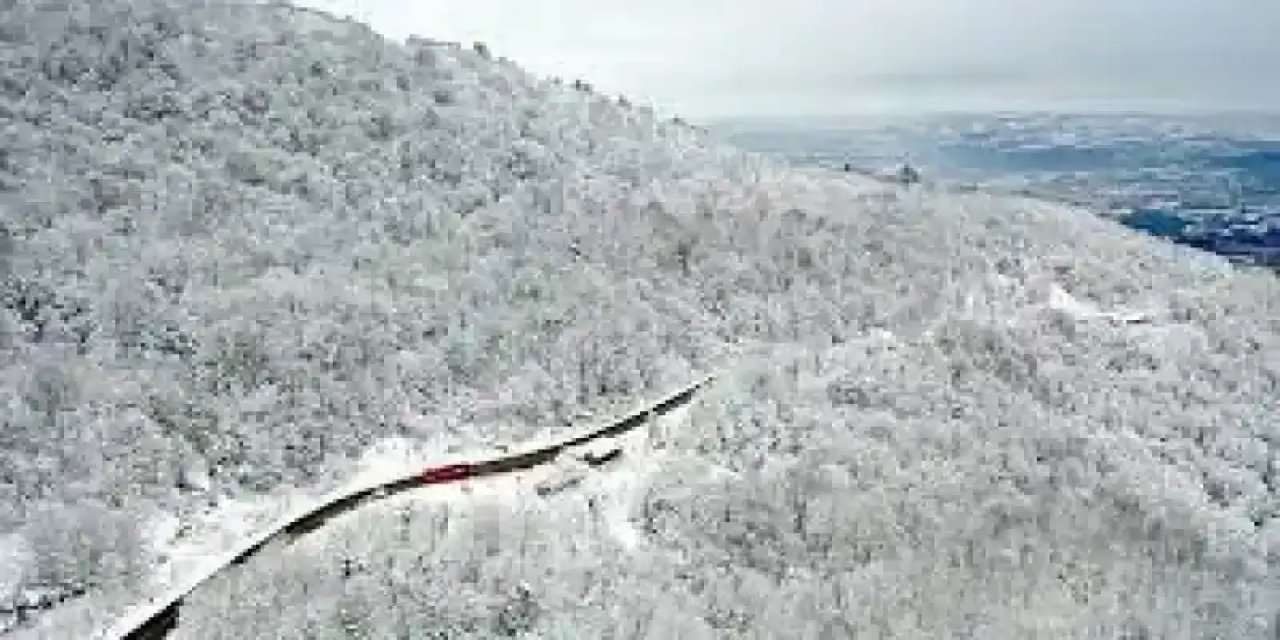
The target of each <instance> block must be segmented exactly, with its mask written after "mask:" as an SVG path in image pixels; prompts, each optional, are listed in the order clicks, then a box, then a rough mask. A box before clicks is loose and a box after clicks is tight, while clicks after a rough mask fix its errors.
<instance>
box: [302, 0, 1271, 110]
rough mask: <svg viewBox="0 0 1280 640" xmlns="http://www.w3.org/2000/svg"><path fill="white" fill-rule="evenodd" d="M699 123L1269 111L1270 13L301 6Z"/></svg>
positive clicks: (485, 0)
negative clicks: (476, 51)
mask: <svg viewBox="0 0 1280 640" xmlns="http://www.w3.org/2000/svg"><path fill="white" fill-rule="evenodd" d="M302 3H303V4H306V5H310V6H314V7H319V8H324V9H328V10H330V11H334V12H335V13H339V14H342V15H354V16H356V17H358V18H360V19H361V20H362V21H364V22H368V23H370V24H371V25H372V26H373V27H374V28H376V29H378V30H379V31H381V32H383V33H385V34H387V35H389V36H393V37H396V38H403V37H404V36H407V35H409V34H412V33H416V34H420V35H424V36H428V37H434V38H440V39H447V40H459V41H463V42H467V43H470V42H472V41H475V40H482V41H484V42H486V43H488V44H489V46H490V48H491V49H493V50H494V52H495V53H497V54H500V55H506V56H508V57H510V58H513V59H514V60H516V61H517V62H518V63H520V64H521V65H522V66H524V67H525V68H528V69H530V70H532V71H534V72H536V73H539V74H543V75H552V74H554V75H562V76H564V77H566V78H575V77H582V78H584V79H586V80H588V81H590V82H592V83H593V84H595V85H596V86H597V87H598V88H600V89H603V90H606V91H609V92H611V93H625V94H627V95H628V96H631V97H633V98H635V99H637V100H640V101H648V102H650V103H653V104H656V105H659V106H661V107H665V109H664V110H667V111H674V112H679V113H683V114H685V115H688V116H690V117H694V118H701V119H707V118H714V117H720V116H734V115H840V114H843V113H852V112H862V111H883V110H889V111H928V110H937V109H987V108H996V109H999V108H1012V109H1016V108H1082V109H1091V108H1136V109H1144V108H1151V109H1165V110H1182V109H1200V108H1209V109H1222V108H1227V109H1230V108H1240V109H1266V108H1271V107H1280V0H626V1H621V0H302Z"/></svg>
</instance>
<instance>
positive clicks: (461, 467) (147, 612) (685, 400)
mask: <svg viewBox="0 0 1280 640" xmlns="http://www.w3.org/2000/svg"><path fill="white" fill-rule="evenodd" d="M714 379H715V375H714V374H712V375H707V376H705V377H703V378H701V379H699V380H697V381H696V382H693V383H691V384H688V385H685V386H684V387H682V388H680V389H679V390H676V391H674V392H672V393H669V394H667V395H666V396H664V397H662V398H659V399H658V400H656V401H652V402H649V403H647V404H645V405H643V406H641V407H639V408H637V409H634V410H632V411H631V412H629V413H627V414H625V415H623V416H621V417H618V418H615V419H614V420H612V421H610V422H608V423H606V424H604V425H603V426H598V427H595V428H592V429H589V430H587V431H585V432H581V433H579V434H578V435H575V436H571V437H566V438H563V439H559V440H551V441H544V442H541V443H534V444H529V445H525V446H524V447H522V448H519V449H517V450H515V451H513V452H506V453H503V454H501V455H497V456H493V457H490V458H484V459H480V460H474V461H467V460H458V461H452V462H448V463H445V464H438V465H433V466H428V467H424V468H420V469H417V470H414V471H411V472H407V473H404V474H398V475H395V476H392V477H389V478H384V479H381V480H372V481H368V482H363V483H360V484H356V485H354V486H351V487H347V488H345V489H340V490H338V491H335V492H334V493H332V494H330V495H329V496H327V497H325V498H322V499H320V500H319V501H317V502H316V503H314V504H313V505H311V506H309V507H306V508H303V509H301V510H298V511H296V512H294V513H293V514H292V515H290V516H288V517H286V518H283V519H281V520H279V521H277V522H276V523H275V524H274V525H273V526H271V527H269V528H267V529H266V530H265V531H263V532H261V533H259V534H258V535H255V536H253V537H252V538H250V539H249V540H247V541H245V542H244V543H243V544H241V545H240V546H239V547H237V548H236V549H235V550H234V551H232V552H230V553H228V554H226V555H224V556H223V557H222V558H221V559H220V561H218V562H217V563H215V564H212V565H211V566H210V567H209V568H208V569H206V570H205V571H203V572H201V573H200V574H199V575H196V576H194V577H192V578H191V579H188V580H187V581H185V582H183V583H181V584H179V585H178V586H177V587H175V588H173V589H171V590H169V591H168V592H167V593H165V594H164V595H161V596H159V597H156V598H153V599H151V601H150V602H148V603H146V604H144V605H140V606H138V607H136V608H134V609H133V610H131V611H129V612H127V613H126V614H125V615H124V616H123V617H121V618H120V619H118V620H117V621H116V623H115V624H114V625H112V627H111V628H110V629H108V630H107V631H105V632H104V633H101V634H99V635H98V636H97V638H98V639H99V640H155V639H159V638H165V637H168V635H169V633H170V632H172V631H173V630H174V629H175V628H176V627H177V625H178V615H179V610H180V609H181V607H182V605H183V603H184V602H185V601H186V599H187V597H189V596H190V595H191V594H192V593H194V592H195V591H196V590H197V589H198V588H199V587H200V586H202V585H204V584H205V583H207V582H209V581H210V580H212V579H213V578H214V577H215V576H217V575H219V574H220V573H222V572H223V571H225V570H227V569H229V568H231V567H233V566H236V565H240V564H243V563H245V562H246V561H248V560H250V559H251V558H253V556H255V555H256V554H257V553H258V552H260V551H262V550H263V549H265V548H266V547H268V546H275V545H277V544H285V545H287V544H290V543H293V542H294V541H296V540H298V539H299V538H301V537H302V536H304V535H306V534H308V533H310V532H312V531H315V530H317V529H319V528H321V527H323V526H324V525H325V524H326V523H328V522H330V521H331V520H333V519H334V518H336V517H338V516H340V515H342V514H345V513H349V512H351V511H354V510H355V509H357V508H359V507H361V506H364V505H366V504H369V503H371V502H374V501H377V500H381V499H384V498H388V497H390V496H394V495H397V494H403V493H405V492H407V491H410V490H413V489H419V488H424V487H431V486H440V485H448V484H452V483H456V482H460V481H463V480H471V479H477V478H489V477H496V476H501V475H509V474H515V473H521V472H528V471H531V470H534V469H539V468H546V467H550V466H551V465H552V463H554V462H555V461H556V460H557V459H559V458H560V457H561V455H562V454H564V453H566V452H567V451H569V450H571V449H574V448H576V447H581V446H584V445H587V444H590V443H593V442H597V441H600V440H604V439H606V438H615V437H618V436H622V435H624V434H627V433H629V432H632V431H634V430H635V429H636V428H637V427H640V426H641V425H644V424H645V423H646V422H648V421H649V420H651V419H655V418H659V417H661V416H664V415H666V414H669V413H672V412H675V411H677V410H679V409H682V408H683V407H685V406H687V405H688V404H689V402H690V401H691V400H692V399H693V397H694V395H695V394H696V393H697V392H698V391H699V390H701V389H702V388H704V387H706V386H707V385H708V384H709V383H710V382H711V381H712V380H714ZM619 489H625V487H619ZM622 506H623V507H625V503H624V504H623V505H622ZM611 520H616V516H615V517H614V518H611ZM614 524H617V523H614ZM618 529H619V530H618V531H616V532H615V534H616V535H620V536H621V537H623V538H626V537H628V536H627V533H626V532H625V531H623V530H622V529H621V525H618Z"/></svg>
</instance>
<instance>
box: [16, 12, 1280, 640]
mask: <svg viewBox="0 0 1280 640" xmlns="http://www.w3.org/2000/svg"><path fill="white" fill-rule="evenodd" d="M496 48H498V47H496ZM0 225H2V228H0V278H3V280H2V281H0V336H2V337H0V339H2V340H3V344H2V345H0V347H2V348H0V390H3V391H4V393H3V394H2V401H0V550H3V551H4V553H3V554H0V555H3V558H4V559H3V560H0V575H2V576H4V577H3V578H0V610H3V611H6V612H8V613H7V615H8V618H7V619H6V618H5V617H3V616H0V631H3V630H4V629H16V630H15V631H14V633H13V636H14V637H27V636H28V635H32V636H34V637H87V635H88V634H89V633H90V632H91V631H92V630H94V629H97V628H100V627H101V626H102V625H103V624H104V623H105V622H107V621H110V620H111V619H112V618H113V617H114V616H115V615H117V614H118V612H119V611H121V610H122V609H123V607H124V606H126V605H127V604H129V603H131V602H134V601H137V600H139V599H141V598H143V597H145V594H147V593H149V591H148V589H149V588H150V586H149V585H150V582H149V580H150V578H151V576H150V572H151V571H152V568H153V567H154V566H155V563H156V562H158V561H159V559H158V558H157V557H155V556H156V552H155V550H154V548H153V546H152V545H151V544H150V542H149V540H150V536H151V533H150V531H151V523H152V522H154V521H155V520H156V519H158V518H161V517H177V518H178V519H179V520H182V519H183V518H186V517H189V516H191V515H192V514H195V513H197V512H199V511H200V510H201V509H205V508H207V507H208V505H211V504H220V503H223V502H226V501H230V500H236V499H242V498H244V497H246V496H253V495H272V494H276V493H280V492H285V491H292V490H298V489H300V488H308V487H319V486H327V485H332V484H333V483H335V482H337V481H339V480H340V479H341V478H343V477H344V476H345V475H346V474H347V473H348V472H349V471H350V470H351V469H352V461H353V460H354V459H355V458H356V457H358V456H359V455H360V454H361V452H363V451H365V450H366V449H368V448H369V447H371V446H374V445H375V444H377V443H378V442H380V441H382V440H384V439H386V438H391V437H401V438H408V439H421V440H432V441H448V442H452V443H455V444H456V445H457V446H459V447H461V446H478V445H486V444H495V443H513V442H518V441H520V440H521V439H523V438H525V437H528V436H529V435H531V434H533V433H535V432H537V431H540V430H543V429H545V428H546V427H548V426H555V425H560V424H565V423H567V422H569V421H571V420H572V419H573V418H574V416H575V415H578V414H580V413H581V412H583V411H587V410H596V411H600V410H603V409H604V408H607V407H610V406H613V405H614V404H616V403H618V402H622V401H625V400H627V399H629V398H633V397H636V396H638V395H645V394H649V395H652V394H654V393H661V392H663V391H665V390H667V389H669V388H671V387H673V386H678V385H680V384H683V383H684V382H686V381H688V380H689V379H691V378H693V377H695V376H696V375H699V374H700V373H703V372H707V371H711V370H721V371H722V372H723V373H722V376H721V378H720V379H719V381H718V382H717V383H716V384H715V386H713V387H712V388H711V389H710V390H709V391H708V393H707V394H706V395H704V396H703V397H701V398H700V399H699V401H698V402H697V404H696V405H695V406H694V407H693V409H692V410H691V411H690V414H689V417H688V421H687V424H685V425H683V427H682V428H680V429H677V430H673V431H671V432H670V433H669V434H667V435H666V436H665V438H664V439H663V441H661V442H658V443H656V445H655V446H657V447H658V449H659V450H660V451H661V452H662V454H661V456H660V457H659V458H660V464H659V465H658V468H657V469H656V470H655V471H653V472H652V473H650V474H649V475H648V476H646V478H645V481H644V482H645V484H644V486H643V487H641V488H640V489H639V490H638V493H637V497H636V499H634V500H632V501H631V502H630V503H629V504H628V505H627V506H626V508H627V509H628V512H627V515H628V519H629V521H630V522H631V523H632V525H633V526H634V527H635V528H636V529H637V530H638V531H640V532H641V533H642V534H643V535H642V538H641V543H640V544H638V545H634V544H631V545H622V544H621V543H620V542H619V541H617V540H614V539H612V538H610V537H609V536H608V535H605V534H602V533H601V531H599V530H598V529H597V528H594V527H593V525H592V524H591V520H590V519H589V518H587V517H585V516H584V517H582V518H579V517H569V516H567V515H566V514H567V513H569V512H572V513H574V514H585V513H589V508H588V507H585V506H584V507H582V508H581V510H579V511H575V509H578V506H575V505H576V504H577V503H576V502H574V500H573V499H571V498H565V499H564V500H562V501H560V502H556V501H554V500H547V501H545V502H538V503H529V504H519V505H511V504H502V503H492V504H491V503H488V502H483V501H478V502H477V504H474V505H471V506H468V507H466V508H462V507H459V506H458V505H438V504H423V505H419V506H417V507H414V508H411V509H408V510H405V511H402V512H396V513H389V512H384V511H369V512H367V513H361V514H359V521H358V522H356V523H353V524H351V525H350V526H348V527H341V528H339V530H338V531H334V532H331V533H330V534H329V536H328V537H327V538H326V539H325V542H324V544H323V545H321V546H320V547H316V548H310V549H306V548H303V549H297V550H289V551H280V552H273V553H272V554H269V556H268V557H266V558H264V559H261V561H255V562H253V563H251V564H249V565H246V566H245V567H244V568H243V569H241V570H239V571H237V572H236V573H235V574H234V575H232V576H229V577H228V578H226V579H225V580H222V581H220V582H219V583H218V584H217V585H214V586H211V587H210V588H209V589H207V590H205V592H204V593H202V594H201V595H200V596H199V597H198V598H197V601H196V602H195V603H193V604H192V606H190V607H188V608H187V609H186V610H184V612H183V624H182V625H181V626H180V627H179V629H178V632H177V636H178V637H182V638H197V637H198V638H202V639H211V638H223V637H227V638H231V637H238V638H248V637H265V636H266V635H271V636H272V637H298V638H302V637H311V638H314V637H356V638H384V637H387V638H389V637H424V636H422V635H421V634H428V636H427V637H450V638H457V637H495V636H497V637H525V638H534V637H539V638H567V637H594V638H614V637H618V638H632V637H638V638H644V637H647V638H675V637H681V638H704V637H735V638H737V637H759V638H778V637H803V638H839V637H854V636H856V637H863V636H868V637H982V638H990V637H1031V636H1035V637H1068V636H1069V637H1107V638H1114V637H1135V638H1136V637H1232V638H1261V637H1267V634H1268V633H1275V629H1276V625H1277V624H1278V620H1277V615H1278V614H1277V602H1280V593H1277V591H1278V587H1277V585H1276V580H1275V576H1276V573H1277V569H1276V567H1277V562H1280V498H1278V493H1277V491H1278V488H1277V483H1278V482H1280V480H1278V479H1277V473H1278V472H1280V461H1278V460H1277V453H1276V452H1277V450H1278V447H1280V442H1278V440H1280V419H1278V418H1277V416H1280V285H1278V284H1277V280H1276V279H1275V278H1274V277H1271V276H1270V275H1266V274H1257V273H1241V272H1237V271H1236V270H1234V269H1232V268H1231V267H1230V266H1229V265H1227V264H1226V263H1225V262H1224V261H1222V260H1219V259H1217V258H1213V257H1209V256H1204V255H1199V254H1197V253H1195V252H1193V251H1191V250H1187V249H1183V248H1177V247H1172V246H1167V245H1164V244H1162V243H1161V242H1160V241H1158V240H1155V239H1152V238H1147V237H1144V236H1141V235H1139V234H1137V233H1135V232H1130V231H1126V230H1124V229H1121V228H1120V227H1119V226H1118V225H1116V224H1114V223H1111V222H1107V221H1103V220H1098V219H1094V218H1091V217H1089V216H1088V215H1087V214H1084V213H1082V212H1079V211H1075V210H1071V209H1068V208H1065V207H1061V206H1057V205H1052V204H1048V203H1042V202H1036V201H1033V200H1028V199H1011V198H999V197H992V196H985V195H983V194H967V195H956V194H943V193H937V192H931V191H929V190H927V189H923V188H916V187H913V188H910V189H902V188H897V187H893V186H887V185H883V184H879V183H875V182H872V181H869V180H866V179H864V178H861V177H857V176H848V175H838V174H835V173H828V172H824V171H819V170H800V169H793V168H789V167H787V166H784V165H783V164H782V163H780V162H778V161H775V160H773V159H770V158H766V157H762V156H756V155H749V154H745V153H741V152H738V151H736V150H733V149H730V148H727V147H724V146H721V145H719V144H717V143H716V142H715V141H714V140H712V139H710V138H709V137H708V136H707V135H706V134H704V133H703V132H701V131H699V130H697V129H695V128H693V127H690V126H688V125H686V124H683V123H681V122H671V121H663V120H660V119H658V118H657V117H656V116H655V115H654V114H653V113H652V111H651V110H649V109H646V108H644V107H639V106H634V105H632V104H631V103H629V102H627V101H626V100H622V99H619V98H616V97H610V96H603V95H599V94H597V93H595V92H594V91H592V90H591V88H590V86H589V85H588V84H587V83H585V82H576V83H575V82H568V83H566V82H560V81H557V80H555V79H543V78H537V77H534V76H532V75H530V74H528V73H526V72H524V71H523V70H521V69H520V68H519V67H517V66H516V65H515V64H513V63H512V62H510V61H506V60H504V59H502V58H499V57H496V56H495V55H494V54H493V53H490V51H489V50H488V48H487V47H464V46H459V45H456V44H449V43H440V42H435V41H431V40H427V39H425V38H415V39H411V40H410V41H408V42H405V43H398V42H392V41H388V40H386V39H384V38H382V37H380V36H379V35H377V34H376V33H374V32H373V31H371V30H370V29H368V28H366V27H364V26H362V25H360V24H357V23H354V22H350V21H343V20H339V19H336V18H333V17H332V16H328V15H325V14H323V13H319V12H314V11H309V10H302V9H297V8H293V7H290V6H288V5H284V4H274V3H273V4H239V5H233V4H227V3H222V2H208V3H185V2H159V1H157V0H146V1H139V2H126V1H124V0H104V1H101V2H96V1H95V2H91V3H82V2H71V1H69V0H57V1H52V2H22V1H19V2H13V1H9V2H3V3H0ZM1135 319H1137V320H1140V321H1133V320H1135ZM655 455H656V454H655ZM339 557H341V558H344V559H345V560H344V562H342V563H338V562H337V561H336V560H335V558H339ZM352 566H355V567H357V569H356V570H352V569H351V567H352ZM344 567H345V568H344ZM31 602H48V603H52V602H60V604H59V605H58V606H56V607H54V610H53V612H52V613H50V614H48V615H47V616H46V622H47V623H48V624H49V625H52V626H48V627H39V626H34V625H33V624H32V619H31V616H32V615H34V614H31V613H29V611H28V609H29V608H30V607H29V606H28V605H30V603H31ZM406 633H407V634H409V635H404V634H406ZM48 634H51V635H48ZM290 634H292V635H290ZM397 634H399V635H397ZM430 634H435V635H430ZM1125 634H1129V635H1125ZM1144 634H1145V635H1144Z"/></svg>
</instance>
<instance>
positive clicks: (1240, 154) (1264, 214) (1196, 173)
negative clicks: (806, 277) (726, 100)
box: [719, 113, 1280, 268]
mask: <svg viewBox="0 0 1280 640" xmlns="http://www.w3.org/2000/svg"><path fill="white" fill-rule="evenodd" d="M719 129H720V130H721V131H722V132H723V133H725V134H727V135H728V136H729V138H730V139H731V140H732V141H733V142H735V143H737V144H739V145H741V146H744V147H746V148H749V149H752V150H755V151H765V152H772V153H780V154H782V155H785V156H787V157H788V158H790V159H791V160H793V161H797V162H800V163H805V164H809V163H812V164H820V165H829V166H837V167H839V166H843V165H844V164H846V163H849V164H852V165H853V166H854V167H857V168H860V169H872V170H875V169H881V168H885V167H889V166H891V165H895V164H897V163H900V162H903V161H909V162H910V163H911V164H913V165H915V166H917V167H919V168H921V169H922V170H923V173H924V175H925V176H926V177H927V178H931V179H933V180H935V181H943V182H949V183H960V184H964V185H972V186H978V187H981V188H984V189H990V190H994V191H1001V192H1008V191H1013V192H1020V193H1031V194H1035V195H1040V196H1044V197H1048V198H1052V199H1065V200H1069V201H1072V202H1077V203H1081V204H1085V205H1087V206H1089V207H1090V208H1092V209H1096V210H1098V211H1100V212H1104V213H1106V214H1108V215H1111V216H1114V217H1116V218H1117V219H1119V220H1121V221H1123V222H1124V223H1125V224H1127V225H1129V226H1131V227H1134V228H1138V229H1142V230H1144V231H1148V232H1150V233H1153V234H1155V235H1159V236H1162V237H1167V238H1170V239H1172V240H1174V241H1176V242H1180V243H1183V244H1188V245H1191V246H1196V247H1199V248H1202V249H1205V250H1208V251H1212V252H1213V253H1217V254H1220V255H1224V256H1227V257H1228V258H1230V259H1232V260H1233V261H1234V262H1238V263H1251V264H1261V265H1268V266H1271V267H1273V268H1280V116H1276V115H1257V114H1249V115H1244V114H1227V115H1222V114H1218V115H1199V116H1192V115H1182V116H1160V115H1148V114H1090V115H1071V114H1048V113H1041V114H1035V113H1030V114H953V115H937V116H919V117H906V116H902V117H884V116H876V117H871V116H867V117H849V118H839V119H834V118H828V119H804V120H801V119H795V120H783V119H775V120H765V119H756V120H740V121H734V122H726V123H721V125H720V126H719Z"/></svg>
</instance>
